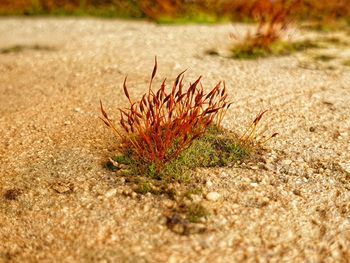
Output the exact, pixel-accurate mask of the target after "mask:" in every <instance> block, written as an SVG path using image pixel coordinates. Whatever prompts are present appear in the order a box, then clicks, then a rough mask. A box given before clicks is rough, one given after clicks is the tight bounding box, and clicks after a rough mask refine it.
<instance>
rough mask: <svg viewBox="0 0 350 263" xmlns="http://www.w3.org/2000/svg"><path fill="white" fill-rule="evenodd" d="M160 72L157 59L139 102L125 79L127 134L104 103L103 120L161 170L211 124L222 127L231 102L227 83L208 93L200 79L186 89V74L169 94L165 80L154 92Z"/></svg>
mask: <svg viewBox="0 0 350 263" xmlns="http://www.w3.org/2000/svg"><path fill="white" fill-rule="evenodd" d="M156 72H157V60H155V64H154V68H153V72H152V76H151V80H150V83H149V88H148V92H147V93H146V94H144V95H143V96H142V98H141V99H140V100H137V101H133V100H132V99H131V97H130V95H129V92H128V88H127V84H126V78H125V81H124V84H123V89H124V93H125V96H126V97H127V99H128V101H129V106H128V107H127V108H125V109H119V111H120V121H119V123H120V126H121V128H122V129H123V132H122V131H120V130H119V129H117V127H116V126H115V125H114V124H113V123H112V121H111V119H110V118H109V117H108V115H107V113H106V111H105V110H104V109H103V106H102V102H101V112H102V115H103V117H102V118H101V119H102V120H103V121H104V123H105V124H106V125H107V126H108V127H110V128H111V129H112V130H113V132H114V133H115V134H116V135H117V136H118V137H120V138H121V139H122V140H123V141H124V142H125V143H126V147H130V148H131V149H132V152H133V153H134V154H136V156H137V157H138V158H140V159H141V160H143V161H145V162H148V163H152V164H155V166H156V169H157V171H160V169H161V167H162V166H163V165H164V164H165V163H166V162H168V161H170V160H172V159H174V158H176V157H178V156H179V154H180V153H181V152H182V151H183V150H185V149H186V148H187V147H189V146H190V145H191V143H192V142H193V140H195V139H196V138H198V137H200V136H201V135H202V134H203V133H204V132H205V130H206V128H207V127H208V126H209V125H211V124H215V125H218V126H220V123H221V121H222V119H223V117H224V114H225V113H226V111H227V109H228V108H229V107H230V105H231V103H228V102H227V101H226V99H227V90H226V87H225V83H223V85H222V83H221V82H219V83H218V84H217V85H216V86H215V87H214V88H213V89H212V90H211V91H210V92H209V93H208V94H205V93H204V90H203V86H202V85H201V83H200V80H201V77H199V78H198V79H197V80H196V81H195V82H193V83H192V84H190V85H189V87H188V89H186V90H184V84H183V79H184V72H185V71H183V72H181V73H180V74H179V75H178V76H177V78H176V79H175V81H174V83H173V85H172V87H171V89H170V90H169V92H167V90H166V83H165V80H164V81H163V82H162V84H161V85H160V87H159V89H158V90H157V91H153V89H152V81H153V79H154V77H155V75H156Z"/></svg>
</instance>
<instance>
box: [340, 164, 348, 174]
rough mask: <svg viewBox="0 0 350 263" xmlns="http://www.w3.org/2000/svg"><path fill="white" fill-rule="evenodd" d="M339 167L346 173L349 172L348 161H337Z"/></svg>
mask: <svg viewBox="0 0 350 263" xmlns="http://www.w3.org/2000/svg"><path fill="white" fill-rule="evenodd" d="M339 165H340V167H341V168H342V169H343V170H344V171H345V172H347V173H350V163H339Z"/></svg>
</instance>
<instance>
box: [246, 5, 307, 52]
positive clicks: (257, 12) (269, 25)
mask: <svg viewBox="0 0 350 263" xmlns="http://www.w3.org/2000/svg"><path fill="white" fill-rule="evenodd" d="M300 1H301V0H291V1H287V0H275V1H272V0H271V1H270V0H255V1H254V2H253V4H252V6H251V8H250V12H251V15H252V16H253V17H255V18H256V20H257V21H258V27H257V29H256V32H255V33H254V34H253V35H251V34H250V33H249V34H248V35H247V36H246V41H247V42H248V44H249V45H250V47H251V48H263V49H269V46H270V45H271V44H272V43H274V42H276V41H277V40H279V39H280V37H281V33H282V32H283V31H285V30H286V29H287V27H288V26H289V24H290V22H291V14H292V12H294V11H295V10H296V9H297V8H298V6H299V5H300Z"/></svg>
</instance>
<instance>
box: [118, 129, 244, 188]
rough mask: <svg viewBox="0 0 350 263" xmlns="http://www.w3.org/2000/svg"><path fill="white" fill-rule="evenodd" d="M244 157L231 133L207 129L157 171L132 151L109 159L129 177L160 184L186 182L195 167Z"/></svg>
mask: <svg viewBox="0 0 350 263" xmlns="http://www.w3.org/2000/svg"><path fill="white" fill-rule="evenodd" d="M247 155H248V149H247V147H245V146H243V145H242V144H241V143H240V142H239V140H238V138H237V137H236V135H235V134H233V133H231V132H229V131H227V130H224V129H221V128H218V127H216V126H209V127H208V128H207V129H206V132H205V133H204V134H203V135H202V136H201V137H199V138H198V139H196V140H194V141H193V143H192V144H191V145H190V146H189V147H188V148H187V149H185V150H184V151H183V152H182V153H181V154H180V155H179V156H178V157H177V158H176V159H173V160H171V161H169V162H167V163H166V164H165V165H164V166H163V167H162V169H161V170H160V171H159V172H158V171H157V169H156V166H155V164H153V163H147V162H144V161H143V160H142V159H140V158H138V157H137V156H135V155H134V154H133V153H132V152H130V151H126V152H124V154H123V155H120V156H116V157H113V160H114V161H116V162H118V163H120V164H125V165H127V171H124V172H127V173H128V174H130V175H135V176H144V177H147V178H152V179H155V180H163V181H179V182H187V181H189V177H190V172H191V171H192V170H193V169H195V168H197V167H222V166H227V165H229V164H232V163H234V162H237V161H239V160H242V159H243V158H244V157H246V156H247Z"/></svg>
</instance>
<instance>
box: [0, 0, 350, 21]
mask: <svg viewBox="0 0 350 263" xmlns="http://www.w3.org/2000/svg"><path fill="white" fill-rule="evenodd" d="M291 1H292V0H282V1H281V2H284V3H286V4H289V3H290V2H291ZM297 1H298V2H300V4H299V7H298V8H297V10H296V12H295V13H294V16H295V18H297V19H303V20H305V19H307V20H310V19H311V20H315V21H320V22H322V24H326V23H327V24H329V23H332V22H333V21H335V20H344V21H346V22H347V23H348V22H349V21H350V5H349V4H348V0H328V1H319V0H300V1H299V0H297ZM255 2H256V0H2V1H0V15H93V16H101V17H122V18H150V19H152V20H155V21H158V22H217V21H221V20H239V21H247V20H248V21H249V20H251V19H252V18H254V10H253V9H254V8H252V6H254V3H255ZM265 2H266V3H267V2H269V0H266V1H265Z"/></svg>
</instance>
